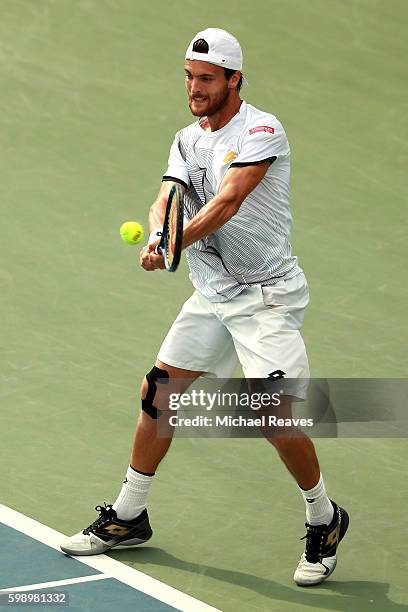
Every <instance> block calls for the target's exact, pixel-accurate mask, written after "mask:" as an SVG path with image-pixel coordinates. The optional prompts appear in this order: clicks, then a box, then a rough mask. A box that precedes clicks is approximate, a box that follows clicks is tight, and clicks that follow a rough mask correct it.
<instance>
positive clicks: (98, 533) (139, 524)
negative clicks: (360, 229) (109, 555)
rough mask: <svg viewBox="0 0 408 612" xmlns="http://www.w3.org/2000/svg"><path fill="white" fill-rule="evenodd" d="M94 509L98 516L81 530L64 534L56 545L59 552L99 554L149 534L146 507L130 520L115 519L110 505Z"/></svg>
mask: <svg viewBox="0 0 408 612" xmlns="http://www.w3.org/2000/svg"><path fill="white" fill-rule="evenodd" d="M95 510H96V511H97V512H99V513H100V514H99V517H98V518H97V519H96V520H95V521H94V522H93V523H92V524H91V525H89V527H87V528H86V529H84V530H83V531H81V532H79V533H77V534H76V535H73V536H71V537H70V538H66V539H65V540H64V541H63V542H62V544H61V545H60V548H61V550H62V551H63V552H65V553H67V554H68V555H100V554H101V553H104V552H106V551H107V550H109V549H110V548H114V547H115V548H121V547H124V546H135V545H138V544H143V543H144V542H147V540H150V538H151V537H152V534H153V531H152V528H151V527H150V523H149V517H148V514H147V510H146V509H145V510H143V512H142V513H141V514H139V516H137V517H136V518H135V519H133V520H131V521H123V520H121V519H119V518H118V517H117V514H116V512H115V510H114V509H113V508H112V506H111V505H108V506H107V505H106V504H105V505H104V506H96V508H95Z"/></svg>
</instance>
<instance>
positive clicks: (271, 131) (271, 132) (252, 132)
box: [249, 125, 275, 134]
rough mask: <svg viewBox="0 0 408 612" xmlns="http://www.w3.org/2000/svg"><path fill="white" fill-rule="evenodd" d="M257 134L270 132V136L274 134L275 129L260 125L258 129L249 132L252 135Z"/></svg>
mask: <svg viewBox="0 0 408 612" xmlns="http://www.w3.org/2000/svg"><path fill="white" fill-rule="evenodd" d="M256 132H269V133H270V134H274V133H275V128H273V127H270V126H269V125H258V126H257V127H254V128H251V129H250V130H249V133H250V134H255V133H256Z"/></svg>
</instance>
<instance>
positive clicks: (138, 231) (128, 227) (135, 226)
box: [120, 221, 144, 244]
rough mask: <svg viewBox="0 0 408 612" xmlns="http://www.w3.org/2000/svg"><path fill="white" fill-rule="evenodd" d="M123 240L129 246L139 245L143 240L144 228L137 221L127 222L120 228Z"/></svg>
mask: <svg viewBox="0 0 408 612" xmlns="http://www.w3.org/2000/svg"><path fill="white" fill-rule="evenodd" d="M120 235H121V238H122V240H124V241H125V242H127V243H128V244H137V243H138V242H140V241H141V240H142V239H143V236H144V230H143V227H142V226H141V225H140V223H138V222H137V221H126V222H125V223H122V225H121V226H120Z"/></svg>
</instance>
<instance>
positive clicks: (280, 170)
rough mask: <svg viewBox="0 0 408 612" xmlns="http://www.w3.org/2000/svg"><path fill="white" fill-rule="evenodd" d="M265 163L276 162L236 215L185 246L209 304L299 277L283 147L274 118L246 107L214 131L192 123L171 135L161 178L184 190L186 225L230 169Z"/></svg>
mask: <svg viewBox="0 0 408 612" xmlns="http://www.w3.org/2000/svg"><path fill="white" fill-rule="evenodd" d="M267 159H269V160H274V161H273V163H272V164H271V165H270V167H269V169H268V171H267V173H266V175H265V177H264V178H263V179H262V180H261V182H260V183H259V184H258V185H257V186H256V187H255V189H254V190H253V191H252V192H251V193H250V194H249V195H248V196H247V197H246V199H245V200H244V202H243V203H242V204H241V207H240V209H239V211H238V212H237V213H236V214H235V215H234V216H233V217H232V218H231V219H230V220H229V221H228V222H227V223H225V224H224V225H223V226H222V227H220V228H219V229H218V230H217V231H215V232H214V233H213V234H210V235H209V236H206V237H205V238H203V239H202V240H199V241H198V242H196V243H194V244H193V245H191V246H190V247H188V248H187V249H186V252H187V259H188V264H189V268H190V278H191V281H192V283H193V285H194V286H195V288H196V289H198V290H199V291H200V292H201V293H202V294H203V295H204V296H205V297H207V298H208V299H209V300H210V301H212V302H224V301H227V300H230V299H232V298H233V297H234V296H235V295H237V294H238V293H240V292H241V291H242V290H243V289H245V287H248V286H250V285H254V284H262V285H273V284H275V283H276V282H277V281H278V280H280V279H281V278H283V277H285V278H291V277H293V276H295V275H296V274H298V273H299V272H300V268H299V267H298V265H297V258H296V257H294V256H292V253H291V246H290V243H289V235H290V230H291V225H292V217H291V213H290V203H289V180H290V148H289V143H288V140H287V138H286V134H285V131H284V129H283V127H282V124H281V123H280V122H279V121H278V119H277V118H276V117H275V116H274V115H270V114H268V113H265V112H263V111H261V110H258V109H257V108H255V107H254V106H251V105H250V104H247V103H246V102H242V104H241V107H240V110H239V112H238V113H237V114H236V115H234V117H233V118H232V119H231V120H230V121H229V122H228V123H227V124H226V125H225V126H224V127H223V128H221V129H219V130H216V131H214V132H206V131H205V130H204V129H203V128H202V127H201V125H200V121H196V122H195V123H193V124H191V125H189V126H187V127H186V128H184V129H182V130H180V131H179V132H177V134H176V136H175V139H174V142H173V144H172V147H171V149H170V155H169V162H168V168H167V171H166V173H165V175H164V177H163V180H172V179H176V180H178V181H180V182H182V183H184V184H185V185H186V187H187V192H186V195H185V199H184V204H185V215H186V218H187V219H188V220H190V219H192V218H193V217H194V216H195V215H196V214H197V213H198V211H199V210H200V209H201V208H202V206H204V204H206V203H207V202H209V200H211V199H212V198H213V197H214V196H215V195H216V194H217V193H218V191H219V188H220V185H221V182H222V179H223V178H224V175H225V173H226V172H227V170H228V169H229V168H230V167H234V166H240V165H242V166H247V165H251V164H254V163H257V162H260V161H264V160H267Z"/></svg>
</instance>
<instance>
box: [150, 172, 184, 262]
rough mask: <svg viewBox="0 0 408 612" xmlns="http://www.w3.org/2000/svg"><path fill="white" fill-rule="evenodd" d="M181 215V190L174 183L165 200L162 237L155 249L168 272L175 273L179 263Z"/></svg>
mask: <svg viewBox="0 0 408 612" xmlns="http://www.w3.org/2000/svg"><path fill="white" fill-rule="evenodd" d="M183 215H184V206H183V189H182V187H181V185H180V184H179V183H174V185H173V186H172V188H171V190H170V193H169V197H168V200H167V205H166V214H165V217H164V224H163V230H162V236H161V239H160V243H159V244H158V246H157V249H156V250H157V252H158V253H160V254H161V255H163V257H164V263H165V265H166V268H167V271H168V272H175V271H176V270H177V267H178V265H179V262H180V257H181V246H182V241H183Z"/></svg>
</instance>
